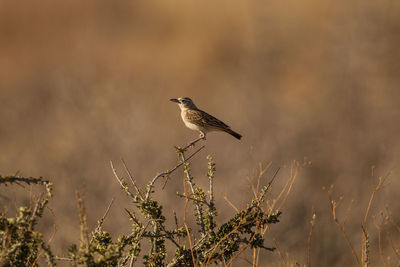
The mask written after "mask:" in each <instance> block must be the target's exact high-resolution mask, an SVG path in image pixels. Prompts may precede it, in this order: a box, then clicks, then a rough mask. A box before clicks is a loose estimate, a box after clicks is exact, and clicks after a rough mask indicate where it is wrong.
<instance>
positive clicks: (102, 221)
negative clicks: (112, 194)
mask: <svg viewBox="0 0 400 267" xmlns="http://www.w3.org/2000/svg"><path fill="white" fill-rule="evenodd" d="M113 203H114V198H112V199H111V202H110V204H108V207H107V209H106V212H105V213H104V215H103V217H101V219H100V220H99V221H98V223H97V227H96V230H95V232H97V233H99V232H100V231H101V227H102V226H103V223H104V220H105V219H106V217H107V215H108V212H109V211H110V208H111V205H112V204H113Z"/></svg>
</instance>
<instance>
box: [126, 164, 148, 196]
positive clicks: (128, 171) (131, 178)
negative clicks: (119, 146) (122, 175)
mask: <svg viewBox="0 0 400 267" xmlns="http://www.w3.org/2000/svg"><path fill="white" fill-rule="evenodd" d="M121 161H122V165H124V168H125V171H126V173H127V174H128V177H129V179H130V180H131V182H132V184H133V186H134V187H135V189H136V192H137V193H138V194H139V195H140V196H141V197H142V198H143V195H142V192H140V190H139V187H138V186H137V185H136V183H135V180H134V179H133V177H132V174H131V172H130V170H129V169H128V167H127V166H126V164H125V160H124V159H123V158H121Z"/></svg>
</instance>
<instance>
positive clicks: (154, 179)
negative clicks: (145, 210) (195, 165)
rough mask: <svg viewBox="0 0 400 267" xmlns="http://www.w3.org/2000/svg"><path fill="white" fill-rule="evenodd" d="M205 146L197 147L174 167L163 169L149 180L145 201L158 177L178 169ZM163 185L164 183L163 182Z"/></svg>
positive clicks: (147, 199)
mask: <svg viewBox="0 0 400 267" xmlns="http://www.w3.org/2000/svg"><path fill="white" fill-rule="evenodd" d="M204 147H205V146H202V147H200V148H199V149H197V150H196V151H195V152H194V153H193V154H192V155H190V156H189V157H188V158H187V159H185V160H183V161H182V162H181V163H179V164H178V165H176V166H175V167H174V168H172V170H169V171H165V172H162V173H159V174H157V175H156V176H155V177H154V178H153V180H151V182H150V184H149V185H148V186H147V187H148V189H147V193H146V203H147V202H148V201H149V198H150V194H151V189H153V186H154V184H155V182H156V181H157V180H158V179H159V178H160V177H164V176H168V175H170V174H171V173H173V172H174V171H175V170H176V169H178V168H179V167H180V166H182V165H183V164H184V163H186V162H187V161H188V160H190V159H191V158H192V157H193V156H194V155H196V154H197V153H199V151H200V150H202V149H203V148H204ZM164 186H165V184H164Z"/></svg>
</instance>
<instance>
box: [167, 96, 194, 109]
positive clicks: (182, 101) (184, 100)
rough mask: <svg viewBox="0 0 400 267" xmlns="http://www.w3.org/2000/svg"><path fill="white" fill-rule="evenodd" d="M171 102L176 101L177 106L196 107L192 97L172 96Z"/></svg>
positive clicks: (184, 107) (182, 107)
mask: <svg viewBox="0 0 400 267" xmlns="http://www.w3.org/2000/svg"><path fill="white" fill-rule="evenodd" d="M170 100H171V101H172V102H175V103H178V105H179V107H180V108H181V109H182V110H183V109H193V108H197V107H196V105H195V104H194V103H193V101H192V99H190V98H189V97H180V98H172V99H170Z"/></svg>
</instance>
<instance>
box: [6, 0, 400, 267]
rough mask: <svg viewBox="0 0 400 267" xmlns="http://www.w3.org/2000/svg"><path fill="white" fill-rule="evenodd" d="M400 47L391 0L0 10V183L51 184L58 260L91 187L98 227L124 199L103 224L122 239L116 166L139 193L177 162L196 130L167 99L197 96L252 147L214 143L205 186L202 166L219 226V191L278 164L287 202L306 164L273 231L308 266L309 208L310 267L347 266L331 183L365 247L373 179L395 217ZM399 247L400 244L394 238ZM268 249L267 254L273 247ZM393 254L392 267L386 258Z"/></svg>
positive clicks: (398, 17)
mask: <svg viewBox="0 0 400 267" xmlns="http://www.w3.org/2000/svg"><path fill="white" fill-rule="evenodd" d="M399 47H400V2H398V1H394V0H382V1H376V0H365V1H333V0H322V1H321V0H304V1H291V0H289V1H178V0H168V1H155V2H149V1H40V2H39V1H38V2H34V1H24V2H21V1H4V0H3V1H0V107H1V112H0V122H1V124H0V151H1V153H0V173H1V174H3V175H6V174H13V173H15V172H16V171H20V175H25V176H44V177H48V178H50V179H51V180H53V181H54V183H55V197H54V199H52V201H51V207H52V209H53V211H54V214H55V218H54V217H53V216H51V215H49V214H47V217H46V219H45V220H44V221H43V222H42V223H41V224H40V225H39V226H40V228H41V229H43V231H45V233H46V238H48V237H49V236H50V234H51V232H52V231H53V226H52V225H53V223H54V222H55V221H56V222H57V224H58V230H57V233H56V236H55V239H54V240H53V241H52V243H51V244H52V248H53V249H54V251H55V252H56V253H58V254H60V253H62V252H66V251H67V248H68V247H69V246H70V245H71V243H73V242H75V243H76V242H77V241H78V240H79V225H78V216H77V208H76V201H75V198H74V190H75V189H80V190H84V191H85V192H86V193H85V196H86V205H87V213H88V216H89V224H90V227H93V226H94V225H95V223H96V220H97V219H98V218H99V217H101V216H102V214H103V213H104V211H105V208H106V207H107V204H108V203H109V201H110V199H111V198H112V197H113V196H115V197H116V198H117V200H116V203H115V204H114V206H113V208H112V210H111V214H110V216H109V217H108V219H107V221H106V224H105V227H106V229H107V230H109V231H111V232H112V233H115V234H122V233H127V232H128V231H129V221H128V218H127V216H126V214H125V213H124V210H123V209H124V208H125V207H130V208H131V207H132V205H131V204H130V203H129V201H128V200H127V199H126V197H125V196H124V195H123V193H121V191H120V190H119V186H118V184H117V183H116V181H115V179H114V178H113V177H112V172H111V170H110V167H109V160H114V161H115V162H116V163H117V166H118V168H119V169H120V170H122V169H121V165H120V163H119V158H121V157H123V158H124V159H125V161H126V162H127V164H128V166H129V167H130V168H131V170H132V172H133V173H134V175H135V178H136V179H137V181H138V183H139V184H140V185H142V186H144V185H145V184H146V183H147V182H148V181H149V180H150V179H151V178H152V177H153V176H154V175H155V174H156V172H158V171H163V170H165V169H167V168H171V167H172V166H174V164H175V163H176V161H177V158H176V155H175V154H174V149H173V145H176V144H178V145H182V144H185V143H186V142H188V141H189V140H191V139H193V138H195V137H196V136H197V133H195V132H192V131H190V130H188V129H186V128H185V127H184V125H183V123H182V122H181V121H180V116H179V110H178V107H177V106H176V105H175V104H173V103H171V102H169V101H168V100H169V99H170V98H172V97H179V96H189V97H191V98H192V99H194V100H195V103H196V104H197V105H198V106H199V107H200V108H202V109H204V110H206V111H208V112H209V113H211V114H213V115H215V116H217V117H218V118H220V119H222V120H224V121H225V122H226V123H228V124H229V125H231V127H232V128H233V129H234V130H236V131H238V132H239V133H241V134H242V135H243V136H244V137H243V139H242V140H241V141H240V142H239V141H237V140H236V139H234V138H232V137H231V136H229V135H226V134H217V133H211V134H209V135H208V138H207V141H206V142H207V146H206V150H205V151H202V152H201V154H200V155H198V156H197V161H196V163H195V164H194V166H193V169H194V172H195V175H196V178H197V179H198V183H199V184H206V178H205V176H204V175H203V174H204V173H205V171H206V160H205V156H206V155H207V154H212V155H213V156H214V157H215V160H216V162H217V177H216V179H217V181H216V192H217V194H218V197H217V205H219V208H220V210H219V212H220V213H221V216H222V217H224V218H226V216H229V215H231V214H232V212H233V211H232V208H231V207H230V206H229V205H227V203H226V202H225V201H224V200H223V196H224V195H226V196H227V197H229V199H230V200H231V201H232V202H234V203H235V204H236V205H238V206H240V205H241V203H242V202H243V199H246V198H245V197H244V196H245V195H247V196H248V197H250V196H251V194H250V193H251V192H250V190H249V187H248V181H247V177H250V176H252V173H253V169H254V168H255V167H256V166H257V163H258V162H264V163H266V162H271V161H272V167H271V170H270V171H269V172H268V173H267V177H266V178H265V182H266V181H267V178H268V177H270V176H271V175H272V173H273V171H274V170H275V169H276V168H277V167H278V166H283V168H282V170H281V172H280V173H279V175H278V178H277V182H276V183H275V187H274V190H277V191H279V189H280V188H281V186H282V184H284V182H286V180H287V177H288V173H289V166H290V164H291V162H292V160H299V161H303V158H304V157H307V158H308V159H310V160H311V161H312V166H309V167H306V168H304V169H303V170H302V171H301V173H300V175H299V177H298V179H297V180H296V182H295V185H294V188H293V190H292V192H291V195H290V197H289V199H288V202H287V205H286V206H285V208H284V210H283V215H282V217H281V223H280V224H278V225H276V226H274V227H273V230H274V234H275V235H276V236H277V238H278V242H279V245H280V248H281V250H282V251H283V252H284V253H286V252H287V253H288V254H289V257H290V259H291V260H290V262H291V263H293V261H294V260H297V261H298V262H300V263H306V248H307V234H308V230H309V220H310V217H311V210H312V207H314V209H315V211H316V213H317V222H316V227H315V230H314V234H313V239H312V241H313V243H312V244H313V247H312V263H313V264H314V265H315V266H352V265H354V264H355V261H354V258H353V257H352V255H351V251H350V250H349V248H348V247H347V245H346V243H345V241H344V239H343V236H342V235H341V233H340V232H339V231H338V229H337V228H336V226H335V224H334V223H333V221H332V218H331V215H330V211H329V201H328V197H327V193H326V191H323V190H322V187H323V186H329V185H330V184H334V185H335V191H334V192H335V197H337V196H339V195H343V196H344V203H343V209H346V207H347V206H348V204H349V203H350V201H351V200H354V204H353V208H352V210H351V211H350V215H348V219H347V221H348V222H347V224H346V229H347V231H348V233H349V235H350V237H351V240H352V241H353V244H354V246H355V248H356V250H357V252H359V251H360V244H361V227H360V225H361V222H362V218H363V215H364V212H365V208H366V205H367V201H368V198H369V196H370V192H371V190H372V187H373V184H374V183H375V182H376V177H377V176H379V175H384V174H386V173H387V172H388V171H392V174H391V176H390V180H389V183H387V185H386V186H385V187H384V189H383V191H382V192H380V194H378V195H377V198H376V199H375V202H374V205H373V209H372V214H373V215H377V219H379V218H380V217H379V212H380V211H382V210H384V209H385V208H386V207H389V208H390V209H391V210H392V211H393V213H394V216H395V218H396V219H397V220H398V218H399V216H398V209H399V208H400V207H399V197H398V193H399V186H400V182H399V180H398V167H397V165H398V160H399V156H400V155H399V152H400V142H399V132H400V124H399V117H400V107H399V103H400V91H399V88H398V85H399V82H400V53H399ZM372 166H376V168H375V170H374V177H371V168H372ZM181 177H182V174H181V173H180V172H177V173H175V174H174V175H173V176H172V178H173V179H171V181H170V182H169V184H168V185H167V188H166V189H165V190H163V191H160V193H158V194H157V198H158V199H159V200H161V201H164V202H165V203H166V205H165V207H164V209H165V211H166V212H167V214H169V215H170V214H171V213H172V211H173V210H175V211H177V212H178V215H179V213H180V212H182V207H183V206H182V203H181V202H179V200H178V199H177V197H176V196H175V192H176V191H182V179H181ZM0 190H1V191H0V194H1V195H2V198H0V201H1V202H2V203H8V204H9V203H13V202H14V201H19V200H21V199H22V197H21V196H22V195H27V192H26V190H25V191H24V192H23V194H22V193H21V192H20V189H19V188H17V187H1V188H0ZM27 190H29V189H27ZM6 195H7V197H6ZM25 201H28V199H26V200H25ZM2 206H3V205H2ZM9 212H11V213H13V212H14V210H13V207H12V205H11V207H10V208H9ZM343 213H344V212H343ZM221 220H222V218H221ZM368 229H369V231H370V234H371V256H372V257H371V261H372V263H373V264H378V265H379V264H381V262H380V259H379V254H378V245H377V235H376V229H375V227H374V225H373V223H372V221H370V222H369V224H368ZM392 238H393V240H394V241H395V242H396V244H399V240H400V239H399V236H398V235H393V236H392ZM266 243H267V245H272V242H271V241H270V239H269V237H267V241H266ZM383 249H384V252H385V255H388V256H391V257H392V263H396V257H395V255H394V254H393V252H392V249H391V248H390V247H389V246H388V245H385V246H384V247H383ZM278 262H280V260H279V257H278V255H277V253H270V252H264V253H263V264H267V263H268V264H274V263H275V265H274V266H278V265H277V263H278ZM239 263H241V264H246V262H245V261H239V262H238V264H239ZM378 265H374V266H378Z"/></svg>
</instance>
